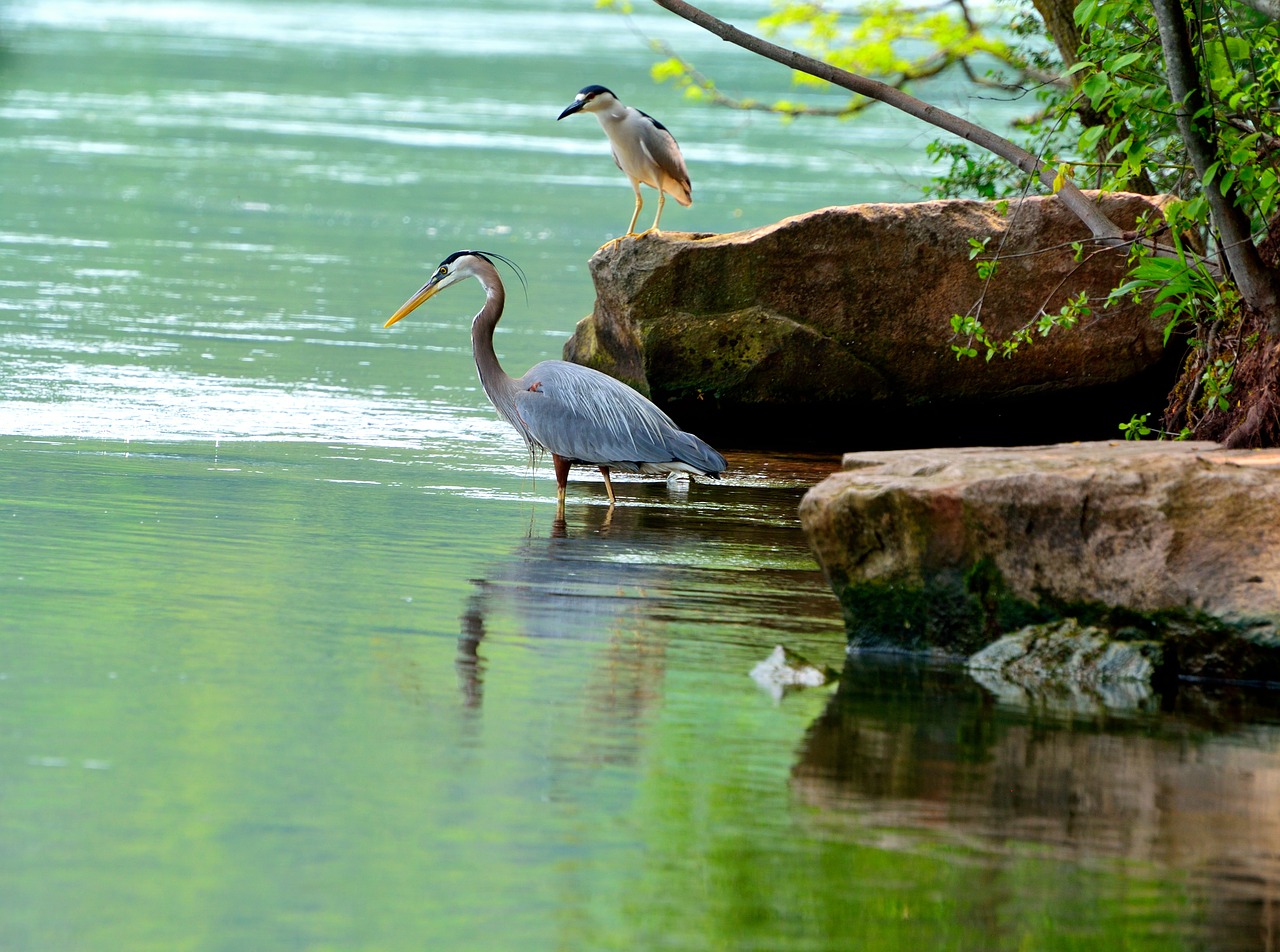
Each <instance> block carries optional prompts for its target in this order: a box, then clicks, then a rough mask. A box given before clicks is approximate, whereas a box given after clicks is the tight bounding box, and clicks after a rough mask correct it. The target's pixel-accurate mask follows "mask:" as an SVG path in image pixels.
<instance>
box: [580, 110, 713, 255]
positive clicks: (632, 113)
mask: <svg viewBox="0 0 1280 952" xmlns="http://www.w3.org/2000/svg"><path fill="white" fill-rule="evenodd" d="M576 112H589V113H592V114H593V115H594V116H595V117H596V118H597V119H599V120H600V127H601V128H602V129H604V134H605V135H606V136H608V137H609V145H610V147H611V148H612V150H613V161H614V162H615V163H617V166H618V168H620V169H621V170H622V172H623V174H625V175H626V176H627V178H628V179H630V180H631V188H632V189H633V190H634V191H635V193H636V207H635V212H634V213H633V214H632V215H631V224H630V225H628V226H627V233H626V235H624V236H623V237H624V238H627V237H631V236H633V235H635V233H636V219H637V218H639V217H640V209H641V207H642V206H643V205H644V199H643V198H642V197H641V195H640V186H641V185H648V186H649V187H650V188H653V189H657V192H658V213H657V214H656V215H655V216H654V218H653V227H652V228H650V229H649V230H650V231H657V230H658V221H659V219H661V218H662V206H663V203H664V202H665V201H666V196H668V195H670V196H671V197H672V198H674V199H675V200H676V201H677V202H679V203H680V204H681V205H686V206H688V205H692V204H693V189H692V186H691V185H690V184H689V170H688V169H687V168H685V164H684V156H683V155H682V154H681V153H680V146H679V145H677V144H676V140H675V137H674V136H673V135H672V134H671V133H670V132H668V131H667V127H666V126H664V125H663V124H662V123H660V122H659V121H658V120H657V119H654V118H653V117H652V116H649V115H647V114H645V113H643V112H641V111H640V110H639V109H636V108H634V107H632V106H627V105H625V104H623V103H622V102H619V100H618V97H616V96H615V95H614V94H613V93H612V92H611V91H609V90H608V89H605V88H604V87H603V86H587V87H586V88H584V89H583V90H582V91H581V92H579V93H578V95H577V96H575V97H574V100H573V102H571V103H570V104H569V105H568V106H566V107H565V109H564V111H563V112H562V113H560V115H559V117H558V118H559V119H563V118H564V117H565V116H571V115H573V114H574V113H576Z"/></svg>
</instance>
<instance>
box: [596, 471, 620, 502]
mask: <svg viewBox="0 0 1280 952" xmlns="http://www.w3.org/2000/svg"><path fill="white" fill-rule="evenodd" d="M600 475H601V476H603V477H604V488H605V492H607V493H608V494H609V505H610V506H612V505H613V504H614V503H616V502H617V501H618V498H617V497H616V496H614V494H613V480H611V479H610V478H609V467H608V466H601V467H600Z"/></svg>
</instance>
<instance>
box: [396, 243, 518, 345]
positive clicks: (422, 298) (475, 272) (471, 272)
mask: <svg viewBox="0 0 1280 952" xmlns="http://www.w3.org/2000/svg"><path fill="white" fill-rule="evenodd" d="M494 258H497V259H498V260H499V261H501V262H503V263H505V264H507V265H508V266H510V267H511V268H512V270H514V271H515V273H516V274H517V276H519V278H520V282H521V283H522V284H523V283H524V273H523V272H522V271H521V270H520V268H519V266H518V265H516V264H515V262H513V261H510V260H508V259H507V258H504V257H503V256H502V255H500V254H497V253H496V252H493V251H455V252H454V253H453V254H451V255H449V257H447V258H445V259H444V260H443V261H441V262H440V264H438V265H437V266H436V270H435V271H434V272H432V274H431V279H430V280H429V281H427V283H426V284H424V285H423V286H422V287H420V288H419V289H418V291H417V293H415V294H414V295H413V297H411V298H409V300H407V301H405V302H404V303H403V304H401V305H400V307H399V309H398V310H397V311H396V312H395V313H394V314H392V315H391V317H390V318H388V319H387V323H385V324H383V325H382V326H383V327H390V326H391V325H392V324H394V323H395V322H396V321H398V320H400V319H401V318H404V317H407V316H408V315H409V314H410V313H411V312H412V311H414V310H415V309H416V308H417V307H418V306H419V305H421V304H423V303H425V302H426V301H427V299H428V298H432V297H434V296H435V295H436V294H438V293H439V292H441V291H443V290H444V289H445V288H447V287H449V286H450V285H452V284H457V283H458V282H459V281H464V280H466V279H467V278H473V277H475V278H480V283H481V284H483V285H484V286H485V288H486V290H488V289H489V284H490V282H491V281H492V282H495V283H496V284H497V286H498V287H499V288H501V286H502V282H501V281H499V280H498V277H497V269H496V268H495V267H494V264H493V260H492V259H494Z"/></svg>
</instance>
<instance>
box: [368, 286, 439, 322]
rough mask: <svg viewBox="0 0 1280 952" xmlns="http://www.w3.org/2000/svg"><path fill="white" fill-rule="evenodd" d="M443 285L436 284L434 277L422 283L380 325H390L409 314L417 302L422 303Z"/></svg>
mask: <svg viewBox="0 0 1280 952" xmlns="http://www.w3.org/2000/svg"><path fill="white" fill-rule="evenodd" d="M443 286H444V285H441V284H437V283H436V279H435V278H432V279H431V280H430V281H428V282H427V283H426V284H424V285H423V286H422V287H421V288H419V290H418V292H417V293H416V294H415V295H414V296H413V297H411V298H409V300H407V301H405V302H404V303H403V304H401V305H400V309H399V310H398V311H396V312H395V313H394V314H392V315H391V317H390V318H389V319H388V320H387V323H385V324H383V325H382V326H383V327H390V326H391V325H392V324H394V323H395V322H396V321H398V320H400V319H401V318H403V317H408V316H409V314H410V313H411V312H412V311H413V310H414V308H416V307H417V306H418V305H419V304H422V303H423V302H424V301H426V300H427V298H429V297H431V296H432V295H433V294H435V293H436V292H437V291H439V290H440V289H441V288H442V287H443Z"/></svg>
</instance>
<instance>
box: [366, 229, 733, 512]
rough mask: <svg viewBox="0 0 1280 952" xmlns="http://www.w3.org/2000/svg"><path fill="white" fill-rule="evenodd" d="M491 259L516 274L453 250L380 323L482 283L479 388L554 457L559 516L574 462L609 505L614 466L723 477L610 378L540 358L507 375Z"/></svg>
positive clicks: (717, 465) (709, 456)
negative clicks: (588, 472)
mask: <svg viewBox="0 0 1280 952" xmlns="http://www.w3.org/2000/svg"><path fill="white" fill-rule="evenodd" d="M494 258H497V259H498V260H500V261H502V262H504V263H505V264H507V265H509V266H510V267H511V268H512V269H513V270H515V271H516V273H517V274H520V271H519V269H518V268H517V267H516V266H515V264H513V263H512V262H510V261H508V260H507V259H506V258H504V257H502V256H501V255H498V254H494V253H493V252H491V251H490V252H481V251H455V252H454V253H453V254H451V255H449V257H447V258H445V259H444V261H442V262H440V265H439V267H437V268H436V270H435V273H434V274H432V275H431V280H429V281H428V282H427V283H426V284H424V285H423V286H422V287H421V288H420V289H419V290H418V291H417V293H415V294H414V295H413V297H411V298H409V300H407V301H405V302H404V304H402V305H400V309H399V310H398V311H396V312H395V313H394V314H392V315H391V317H390V319H389V320H388V321H387V323H386V324H385V325H384V326H385V327H390V326H391V325H392V324H394V323H395V322H396V321H398V320H400V319H401V318H402V317H404V316H405V315H406V314H408V313H409V312H410V311H412V310H413V309H414V308H416V307H417V306H418V305H420V304H422V303H423V302H424V301H426V300H427V299H428V298H430V297H432V296H433V295H435V294H436V293H437V292H439V291H443V290H444V289H445V288H447V287H449V286H450V285H453V284H457V283H458V282H459V281H462V280H464V279H466V278H475V279H476V280H477V281H479V282H480V285H481V287H483V288H484V293H485V301H484V307H482V308H481V309H480V312H479V313H478V314H476V316H475V318H474V319H473V320H472V322H471V352H472V353H473V354H474V355H475V359H476V370H477V371H478V372H479V374H480V385H481V386H482V387H484V392H485V393H486V394H487V395H488V397H489V400H490V402H491V403H493V405H494V407H496V408H497V411H498V414H499V415H500V416H501V417H502V418H503V419H504V420H506V421H507V422H508V423H510V424H511V425H512V426H513V427H515V429H516V432H517V433H519V434H520V435H521V436H522V437H524V441H525V442H526V443H527V444H529V450H530V452H531V453H535V454H536V453H538V452H541V451H546V452H549V453H550V454H551V459H552V462H553V463H554V464H555V472H556V498H557V500H558V503H559V510H560V511H561V512H563V510H564V492H565V485H566V483H567V482H568V479H569V467H570V466H572V465H573V464H574V463H589V464H590V465H592V466H598V467H600V472H601V473H602V474H603V475H604V486H605V490H606V491H607V492H608V493H609V505H611V506H612V505H613V504H614V503H615V502H616V499H615V497H614V494H613V483H612V481H610V479H609V471H610V470H611V469H616V470H621V471H622V472H626V473H646V474H650V475H662V474H667V473H694V474H697V475H699V476H710V477H716V476H719V475H720V474H721V473H722V472H724V469H725V461H724V457H723V456H721V455H720V454H719V453H717V452H716V451H715V450H713V449H712V448H711V447H710V446H708V445H707V444H706V443H704V442H703V441H702V440H700V439H698V438H697V437H696V436H694V435H693V434H692V433H686V432H684V431H683V430H681V429H680V428H679V427H678V426H676V425H675V423H674V422H672V420H671V418H670V417H669V416H667V415H666V414H665V413H663V412H662V411H661V410H659V409H658V408H657V407H656V406H654V405H653V404H652V403H650V402H649V401H648V400H646V399H645V398H644V397H642V396H641V395H640V394H639V393H637V392H636V391H634V390H632V389H631V388H630V387H628V386H627V385H626V384H624V383H621V382H619V381H617V380H615V379H614V378H613V377H610V376H609V375H608V374H602V373H600V371H598V370H592V369H591V368H590V367H583V366H581V365H579V364H571V363H569V362H567V361H564V360H544V361H542V362H541V363H539V364H536V365H534V367H533V368H532V369H530V370H529V371H528V372H527V373H526V374H525V375H524V376H523V377H510V376H508V375H507V374H506V372H504V371H503V369H502V366H501V365H500V364H499V363H498V355H497V354H496V353H494V350H493V330H494V328H495V327H497V325H498V320H499V319H500V318H501V317H502V307H503V304H504V303H505V301H506V291H505V289H504V288H503V287H502V279H501V278H500V277H499V276H498V269H497V268H496V267H495V266H494V263H493V260H492V259H494ZM522 279H523V276H522Z"/></svg>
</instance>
